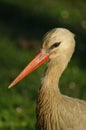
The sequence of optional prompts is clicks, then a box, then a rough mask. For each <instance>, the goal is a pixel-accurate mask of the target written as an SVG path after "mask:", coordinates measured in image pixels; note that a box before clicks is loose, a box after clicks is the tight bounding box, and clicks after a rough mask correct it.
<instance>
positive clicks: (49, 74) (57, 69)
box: [42, 59, 68, 89]
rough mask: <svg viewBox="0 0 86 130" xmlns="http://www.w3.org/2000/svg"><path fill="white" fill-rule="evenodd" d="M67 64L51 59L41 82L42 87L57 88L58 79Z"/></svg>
mask: <svg viewBox="0 0 86 130" xmlns="http://www.w3.org/2000/svg"><path fill="white" fill-rule="evenodd" d="M67 64H68V62H64V61H63V60H57V61H56V60H55V59H53V60H52V61H50V62H49V63H48V67H47V69H46V72H45V76H44V78H43V80H42V86H43V87H49V88H50V87H53V88H56V89H57V87H58V84H59V79H60V76H61V74H62V73H63V71H64V69H65V68H66V66H67Z"/></svg>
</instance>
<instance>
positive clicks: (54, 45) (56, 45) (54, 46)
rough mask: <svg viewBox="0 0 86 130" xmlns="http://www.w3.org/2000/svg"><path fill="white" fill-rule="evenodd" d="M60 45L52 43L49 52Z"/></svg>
mask: <svg viewBox="0 0 86 130" xmlns="http://www.w3.org/2000/svg"><path fill="white" fill-rule="evenodd" d="M60 44H61V42H56V43H54V44H53V45H52V46H51V47H50V48H49V50H51V49H54V48H56V47H58V46H59V45H60Z"/></svg>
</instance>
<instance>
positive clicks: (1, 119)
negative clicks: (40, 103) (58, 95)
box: [0, 36, 86, 130]
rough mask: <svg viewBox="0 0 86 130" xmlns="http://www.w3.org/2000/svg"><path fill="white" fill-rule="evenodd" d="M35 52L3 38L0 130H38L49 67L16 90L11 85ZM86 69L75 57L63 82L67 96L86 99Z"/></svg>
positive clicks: (0, 47)
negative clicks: (42, 87)
mask: <svg viewBox="0 0 86 130" xmlns="http://www.w3.org/2000/svg"><path fill="white" fill-rule="evenodd" d="M35 54H36V52H35V51H34V50H27V51H24V50H22V49H19V48H17V47H16V44H15V41H14V42H13V41H11V40H10V39H9V38H8V37H4V36H2V37H0V62H1V63H0V111H1V113H0V129H2V130H4V129H5V130H8V129H9V130H17V129H21V130H23V129H24V130H25V129H26V130H27V129H30V130H34V129H35V121H36V119H35V116H36V115H35V108H36V98H37V91H38V87H39V85H40V78H41V76H42V73H43V70H44V68H45V65H43V66H42V67H40V68H39V69H37V70H36V71H34V72H33V73H32V74H31V75H30V76H28V77H27V78H26V79H24V80H23V81H21V82H20V83H19V84H18V85H16V86H15V87H14V88H12V89H8V88H7V87H8V85H9V84H10V83H11V82H12V80H13V79H14V78H15V77H16V76H17V75H18V73H19V72H20V71H21V70H22V69H23V68H24V67H25V65H26V64H27V63H28V62H29V61H30V60H31V59H32V58H33V57H34V55H35ZM85 73H86V70H83V69H81V68H79V62H78V60H77V59H76V57H75V56H74V57H73V59H72V61H71V62H70V65H69V66H68V68H67V69H66V71H65V73H64V74H63V76H62V78H61V80H60V86H61V87H60V89H61V92H62V93H63V94H66V95H69V96H72V97H78V98H81V99H86V87H85V86H86V78H85Z"/></svg>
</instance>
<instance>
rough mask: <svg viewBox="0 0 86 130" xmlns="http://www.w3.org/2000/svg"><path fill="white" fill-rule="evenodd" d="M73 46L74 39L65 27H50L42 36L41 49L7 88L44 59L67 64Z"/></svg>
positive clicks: (44, 60)
mask: <svg viewBox="0 0 86 130" xmlns="http://www.w3.org/2000/svg"><path fill="white" fill-rule="evenodd" d="M74 48H75V40H74V34H73V33H72V32H70V31H69V30H67V29H65V28H55V29H52V30H51V31H49V32H48V33H46V35H45V36H44V39H43V41H42V47H41V51H40V52H39V53H38V54H37V56H36V57H35V58H34V59H33V60H32V61H31V62H30V63H29V64H28V65H27V66H26V67H25V69H24V70H23V71H22V72H21V73H20V74H19V75H18V77H17V78H16V79H15V80H14V81H13V82H12V83H11V84H10V85H9V88H10V87H12V86H14V85H15V84H17V83H18V82H19V81H20V80H22V79H23V78H24V77H26V76H27V75H29V74H30V73H31V72H32V71H34V70H35V69H36V68H38V67H39V66H40V65H41V64H43V63H44V62H46V61H49V60H50V61H52V60H53V59H54V60H58V62H59V61H62V62H64V64H65V63H66V64H67V63H68V62H69V60H70V58H71V56H72V54H73V52H74Z"/></svg>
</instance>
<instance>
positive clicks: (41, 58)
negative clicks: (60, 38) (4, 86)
mask: <svg viewBox="0 0 86 130" xmlns="http://www.w3.org/2000/svg"><path fill="white" fill-rule="evenodd" d="M48 60H49V54H48V53H46V54H44V53H43V52H42V51H40V52H39V53H38V54H37V55H36V57H35V58H34V59H33V60H32V61H31V62H30V63H29V64H28V65H27V66H26V67H25V68H24V70H23V71H22V72H21V73H20V74H19V75H18V76H17V77H16V79H15V80H14V81H13V82H12V83H11V84H10V85H9V87H8V88H11V87H13V86H14V85H16V84H17V83H18V82H19V81H21V80H22V79H23V78H25V77H26V76H27V75H29V74H30V73H31V72H33V71H34V70H35V69H37V68H38V67H39V66H40V65H42V64H43V63H44V62H46V61H48Z"/></svg>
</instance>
